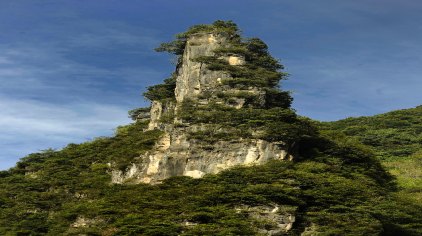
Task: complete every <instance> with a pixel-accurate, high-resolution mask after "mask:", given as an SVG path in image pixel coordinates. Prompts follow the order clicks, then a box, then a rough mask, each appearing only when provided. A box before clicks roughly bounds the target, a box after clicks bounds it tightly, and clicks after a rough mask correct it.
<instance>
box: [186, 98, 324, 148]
mask: <svg viewBox="0 0 422 236" xmlns="http://www.w3.org/2000/svg"><path fill="white" fill-rule="evenodd" d="M180 118H181V119H182V120H183V121H184V122H188V123H190V124H208V125H210V126H209V127H212V129H213V130H214V131H212V130H210V129H208V130H207V131H206V132H207V133H208V134H211V133H213V135H208V136H205V135H204V136H202V137H203V138H204V139H206V138H208V139H209V138H210V137H222V136H223V135H224V133H221V132H219V131H218V130H219V129H221V128H224V130H226V131H223V132H227V130H231V132H232V133H233V134H234V135H239V136H238V137H243V138H250V137H255V138H260V139H264V140H268V141H282V142H285V143H287V144H293V143H294V142H295V141H298V140H300V139H302V137H304V136H314V135H315V134H316V130H315V128H314V127H313V126H312V125H311V123H310V122H308V121H306V120H305V119H301V118H300V117H298V116H297V115H296V114H295V113H294V111H292V110H290V109H282V108H271V109H256V108H242V109H236V108H233V107H230V106H226V105H222V104H215V103H210V104H208V105H206V106H202V105H200V104H197V103H195V102H193V101H190V100H186V101H184V102H183V104H182V106H181V111H180ZM213 125H214V126H213ZM216 131H217V132H216ZM218 133H219V134H218ZM253 133H258V134H255V135H252V134H253ZM201 134H204V132H203V131H200V133H198V134H196V135H195V136H194V137H196V138H200V137H201ZM226 135H227V134H226ZM232 136H233V135H229V136H228V137H232ZM208 139H207V140H208ZM208 141H209V140H208Z"/></svg>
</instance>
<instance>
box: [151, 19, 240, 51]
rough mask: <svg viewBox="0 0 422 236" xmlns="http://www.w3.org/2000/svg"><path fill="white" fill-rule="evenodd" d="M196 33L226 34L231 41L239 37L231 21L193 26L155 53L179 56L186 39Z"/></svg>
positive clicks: (237, 30) (162, 45)
mask: <svg viewBox="0 0 422 236" xmlns="http://www.w3.org/2000/svg"><path fill="white" fill-rule="evenodd" d="M196 33H219V34H226V35H227V36H228V37H229V38H232V39H234V38H238V37H239V29H238V28H237V25H236V24H235V23H234V22H233V21H222V20H217V21H215V22H214V23H213V24H211V25H194V26H192V27H190V28H189V29H188V30H187V31H186V32H184V33H180V34H178V35H176V40H174V41H171V42H168V43H162V44H161V45H160V46H159V47H158V48H156V49H155V50H156V51H157V52H168V53H171V54H175V55H178V56H180V55H182V54H183V52H184V50H185V46H186V41H187V39H188V37H189V36H191V35H193V34H196Z"/></svg>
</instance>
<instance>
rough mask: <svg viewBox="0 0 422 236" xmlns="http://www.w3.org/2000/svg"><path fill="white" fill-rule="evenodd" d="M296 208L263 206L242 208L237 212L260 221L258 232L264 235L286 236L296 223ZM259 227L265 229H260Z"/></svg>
mask: <svg viewBox="0 0 422 236" xmlns="http://www.w3.org/2000/svg"><path fill="white" fill-rule="evenodd" d="M296 208H297V207H294V206H287V205H286V206H280V205H273V206H269V205H263V206H240V207H238V208H236V210H237V212H239V213H241V212H245V213H246V214H247V215H248V216H249V217H250V218H253V219H254V220H256V221H258V222H259V223H260V224H258V232H259V233H261V234H263V235H271V236H276V235H285V233H286V232H287V231H289V230H291V229H292V227H293V223H294V222H295V221H296V217H295V215H294V214H295V211H296ZM259 225H261V226H263V227H259Z"/></svg>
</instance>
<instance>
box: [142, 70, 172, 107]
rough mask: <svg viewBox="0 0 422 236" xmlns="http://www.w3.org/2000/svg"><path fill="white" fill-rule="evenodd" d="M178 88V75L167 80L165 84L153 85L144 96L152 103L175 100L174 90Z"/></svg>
mask: <svg viewBox="0 0 422 236" xmlns="http://www.w3.org/2000/svg"><path fill="white" fill-rule="evenodd" d="M175 88H176V75H174V74H173V75H172V76H171V77H170V78H168V79H165V80H164V83H163V84H157V85H153V86H150V87H148V88H147V91H146V92H145V93H144V94H143V95H144V97H146V98H147V99H148V100H150V101H162V100H167V99H172V100H173V99H175V96H174V89H175Z"/></svg>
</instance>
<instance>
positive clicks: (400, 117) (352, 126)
mask: <svg viewBox="0 0 422 236" xmlns="http://www.w3.org/2000/svg"><path fill="white" fill-rule="evenodd" d="M421 124H422V106H419V107H416V108H413V109H407V110H399V111H393V112H389V113H386V114H381V115H377V116H372V117H359V118H348V119H344V120H340V121H336V122H327V123H322V124H321V127H322V128H323V129H327V130H335V131H339V132H342V133H344V134H346V135H348V136H353V137H356V138H358V140H360V141H361V142H362V143H364V144H366V145H368V146H371V147H373V148H374V150H375V151H376V154H377V155H378V156H379V157H380V158H381V159H383V160H394V159H396V158H398V157H406V156H410V155H412V154H413V153H416V152H417V151H419V150H421V149H422V125H421Z"/></svg>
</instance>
